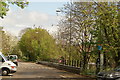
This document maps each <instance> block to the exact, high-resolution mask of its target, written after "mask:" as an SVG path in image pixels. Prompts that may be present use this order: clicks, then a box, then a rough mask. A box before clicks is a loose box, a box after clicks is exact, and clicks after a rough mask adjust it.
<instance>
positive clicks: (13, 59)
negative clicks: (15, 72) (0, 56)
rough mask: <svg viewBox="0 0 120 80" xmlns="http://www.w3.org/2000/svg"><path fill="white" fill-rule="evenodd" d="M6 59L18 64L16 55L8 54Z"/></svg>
mask: <svg viewBox="0 0 120 80" xmlns="http://www.w3.org/2000/svg"><path fill="white" fill-rule="evenodd" d="M8 59H9V60H10V61H12V62H13V63H14V64H16V66H18V56H17V55H9V56H8Z"/></svg>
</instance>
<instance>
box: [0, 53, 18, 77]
mask: <svg viewBox="0 0 120 80" xmlns="http://www.w3.org/2000/svg"><path fill="white" fill-rule="evenodd" d="M16 71H17V68H16V65H15V64H14V63H13V62H11V61H8V60H7V58H6V57H5V56H4V55H3V54H2V53H1V52H0V72H1V74H2V75H4V76H5V75H8V74H9V73H15V72H16Z"/></svg>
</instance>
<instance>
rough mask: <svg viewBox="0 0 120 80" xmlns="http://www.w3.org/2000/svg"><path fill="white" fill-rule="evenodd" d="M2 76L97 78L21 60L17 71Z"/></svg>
mask: <svg viewBox="0 0 120 80" xmlns="http://www.w3.org/2000/svg"><path fill="white" fill-rule="evenodd" d="M1 78H2V80H95V79H90V78H89V77H85V76H81V75H78V74H74V73H70V72H66V71H63V70H58V69H56V68H52V67H48V66H45V65H41V64H36V63H31V62H19V66H18V67H17V72H16V73H14V74H9V76H1Z"/></svg>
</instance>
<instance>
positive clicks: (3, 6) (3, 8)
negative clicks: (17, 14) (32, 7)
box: [0, 0, 28, 18]
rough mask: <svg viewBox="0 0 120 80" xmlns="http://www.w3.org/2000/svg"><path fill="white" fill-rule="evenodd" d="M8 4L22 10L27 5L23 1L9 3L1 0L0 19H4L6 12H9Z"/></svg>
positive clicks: (8, 0)
mask: <svg viewBox="0 0 120 80" xmlns="http://www.w3.org/2000/svg"><path fill="white" fill-rule="evenodd" d="M9 4H13V5H14V4H15V5H17V6H19V7H21V8H22V9H23V8H24V7H26V6H27V5H28V2H26V1H24V0H17V1H11V0H5V1H3V0H1V1H0V17H1V18H4V16H6V13H7V11H9Z"/></svg>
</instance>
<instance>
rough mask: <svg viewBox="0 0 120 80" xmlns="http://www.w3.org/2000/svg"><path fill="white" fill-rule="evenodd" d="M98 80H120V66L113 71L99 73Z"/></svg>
mask: <svg viewBox="0 0 120 80" xmlns="http://www.w3.org/2000/svg"><path fill="white" fill-rule="evenodd" d="M97 79H98V80H120V66H118V67H116V68H115V69H114V70H111V71H104V72H99V73H98V75H97Z"/></svg>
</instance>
